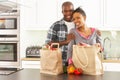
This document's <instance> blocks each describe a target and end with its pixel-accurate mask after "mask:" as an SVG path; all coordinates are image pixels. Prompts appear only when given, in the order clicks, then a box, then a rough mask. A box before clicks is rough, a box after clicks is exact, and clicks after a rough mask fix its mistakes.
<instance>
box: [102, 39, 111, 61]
mask: <svg viewBox="0 0 120 80" xmlns="http://www.w3.org/2000/svg"><path fill="white" fill-rule="evenodd" d="M106 41H107V42H108V41H109V46H108V44H106ZM105 45H106V46H108V47H106V46H105ZM107 48H109V49H107ZM110 48H111V40H110V38H109V37H106V38H104V40H103V52H104V59H106V58H107V57H108V55H107V54H108V52H109V51H108V50H110Z"/></svg>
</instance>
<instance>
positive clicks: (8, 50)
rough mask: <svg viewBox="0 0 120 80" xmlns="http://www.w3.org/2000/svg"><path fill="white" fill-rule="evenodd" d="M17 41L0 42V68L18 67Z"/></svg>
mask: <svg viewBox="0 0 120 80" xmlns="http://www.w3.org/2000/svg"><path fill="white" fill-rule="evenodd" d="M19 50H20V49H19V41H0V67H9V68H18V67H20V61H19V60H20V58H19V57H20V53H19Z"/></svg>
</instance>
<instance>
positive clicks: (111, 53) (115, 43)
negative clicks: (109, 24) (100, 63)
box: [102, 31, 120, 59]
mask: <svg viewBox="0 0 120 80" xmlns="http://www.w3.org/2000/svg"><path fill="white" fill-rule="evenodd" d="M106 37H107V38H106ZM105 38H106V39H105ZM102 41H103V47H104V55H105V56H104V57H105V58H106V59H111V58H112V59H119V58H120V31H102Z"/></svg>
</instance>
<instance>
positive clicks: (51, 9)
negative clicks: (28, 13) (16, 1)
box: [37, 0, 57, 30]
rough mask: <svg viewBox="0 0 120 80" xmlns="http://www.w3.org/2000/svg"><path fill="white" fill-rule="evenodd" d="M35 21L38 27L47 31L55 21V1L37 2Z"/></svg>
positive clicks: (43, 0)
mask: <svg viewBox="0 0 120 80" xmlns="http://www.w3.org/2000/svg"><path fill="white" fill-rule="evenodd" d="M37 3H38V9H37V11H38V12H37V15H38V16H37V21H38V25H39V27H41V28H42V29H44V28H45V29H46V30H48V29H49V27H50V26H51V25H52V24H53V23H54V22H55V21H57V0H42V1H41V0H38V2H37Z"/></svg>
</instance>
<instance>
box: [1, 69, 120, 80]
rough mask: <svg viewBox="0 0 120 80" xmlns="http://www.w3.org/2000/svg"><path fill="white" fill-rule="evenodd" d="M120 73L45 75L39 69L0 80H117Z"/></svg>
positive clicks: (6, 76)
mask: <svg viewBox="0 0 120 80" xmlns="http://www.w3.org/2000/svg"><path fill="white" fill-rule="evenodd" d="M119 79H120V72H104V74H103V75H98V76H90V75H68V74H61V75H57V76H55V75H47V74H40V70H39V69H23V70H20V71H18V72H15V73H13V74H10V75H0V80H119Z"/></svg>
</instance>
